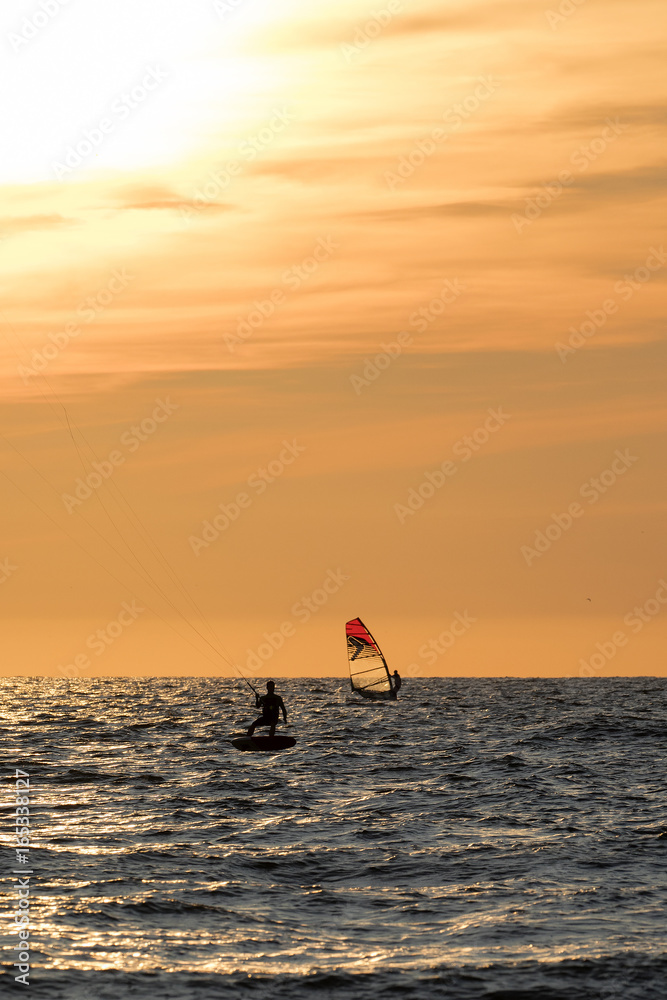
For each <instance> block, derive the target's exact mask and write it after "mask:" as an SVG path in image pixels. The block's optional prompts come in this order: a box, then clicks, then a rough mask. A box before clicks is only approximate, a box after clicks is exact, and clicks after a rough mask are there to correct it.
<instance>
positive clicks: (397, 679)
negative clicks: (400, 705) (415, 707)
mask: <svg viewBox="0 0 667 1000" xmlns="http://www.w3.org/2000/svg"><path fill="white" fill-rule="evenodd" d="M391 680H392V685H391V696H392V698H395V697H396V695H397V694H398V692H399V691H400V690H401V684H402V683H403V682H402V680H401V675H400V674H399V672H398V670H394V672H393V674H392V676H391Z"/></svg>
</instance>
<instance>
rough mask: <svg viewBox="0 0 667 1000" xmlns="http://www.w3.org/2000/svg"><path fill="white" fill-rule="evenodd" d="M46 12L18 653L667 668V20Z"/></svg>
mask: <svg viewBox="0 0 667 1000" xmlns="http://www.w3.org/2000/svg"><path fill="white" fill-rule="evenodd" d="M140 6H141V5H140ZM149 7H150V9H149ZM93 8H94V9H93ZM570 8H571V13H568V10H570ZM40 9H41V8H39V6H38V5H34V4H32V3H25V2H21V0H12V2H9V3H7V4H6V5H5V6H4V7H3V12H2V14H1V15H0V20H1V21H2V33H3V36H4V38H5V49H6V52H5V59H4V60H3V65H2V69H0V73H1V74H2V83H3V85H4V90H5V92H8V91H9V90H10V89H11V92H12V94H13V100H12V102H11V104H10V103H8V104H7V105H6V106H5V108H4V110H3V111H2V117H3V120H2V123H1V124H2V133H3V135H5V136H11V137H12V139H11V141H10V143H9V147H8V149H7V150H6V153H3V158H2V163H1V164H0V184H1V185H2V195H3V196H4V197H3V207H2V209H1V210H0V255H1V256H2V265H3V266H2V303H1V305H2V309H1V311H0V321H1V322H0V330H1V332H2V336H1V337H0V362H1V366H2V367H1V372H0V381H1V386H2V404H1V405H2V417H3V420H2V426H3V431H2V433H3V441H2V466H1V468H2V471H3V474H4V477H3V478H2V481H1V486H0V489H1V490H2V498H3V510H4V517H3V532H2V540H1V542H0V546H1V547H0V612H1V613H2V616H3V634H4V637H5V656H4V657H3V663H2V668H1V670H2V672H3V673H6V674H15V673H25V674H35V673H46V674H55V675H59V674H62V673H63V671H64V670H69V673H70V676H84V677H86V676H99V675H101V674H112V673H119V674H125V673H126V674H140V673H143V674H145V673H148V674H168V673H182V674H198V673H226V674H227V675H231V674H232V673H233V670H232V667H231V666H230V663H231V662H235V663H237V664H239V665H240V666H241V667H243V668H247V669H248V670H249V671H250V673H251V674H270V673H274V674H277V675H284V674H306V675H316V674H341V675H342V674H344V673H346V670H347V666H346V662H345V645H344V631H343V625H344V622H345V620H346V619H347V618H350V617H354V616H357V615H360V616H361V617H362V618H363V619H364V620H365V621H366V623H367V624H368V625H369V627H370V628H371V630H372V631H373V632H374V634H375V636H376V638H377V639H378V640H379V642H380V644H381V645H382V646H383V649H384V651H385V654H386V655H387V658H388V660H389V663H390V666H391V668H392V669H393V668H394V667H397V668H398V669H399V670H401V671H402V672H405V673H407V674H408V675H410V674H412V675H415V676H418V675H428V674H469V675H474V674H499V675H506V674H515V675H523V676H528V675H559V674H560V675H579V674H581V673H582V672H583V673H584V674H588V675H590V676H609V675H611V674H661V673H664V672H665V666H664V655H663V653H662V651H663V649H664V642H665V639H666V638H667V625H666V622H667V603H665V604H663V603H662V601H661V595H664V598H665V601H666V602H667V586H665V587H664V588H663V584H662V583H661V581H663V580H665V579H666V578H667V558H666V555H667V546H666V544H665V540H664V530H663V523H664V513H665V500H664V497H665V479H666V475H665V466H664V429H665V416H666V415H667V401H666V400H665V394H664V388H663V387H664V353H665V352H664V333H663V330H664V322H663V314H664V287H665V274H666V273H667V252H665V247H664V245H663V244H662V243H661V239H664V237H663V236H662V233H661V221H662V218H664V187H665V176H666V175H665V166H664V146H663V142H664V125H665V113H664V91H665V80H664V68H663V67H664V46H663V45H662V44H661V43H660V34H661V31H660V29H661V28H664V25H665V21H666V20H667V18H666V16H665V12H664V5H662V4H659V3H658V2H652V0H637V2H635V3H633V4H628V3H617V2H615V0H604V2H602V0H585V2H584V3H582V4H581V5H579V6H576V5H574V4H568V3H562V4H560V6H559V4H558V3H553V4H552V5H551V6H550V5H549V4H548V3H545V4H544V5H542V4H539V3H535V2H534V0H530V2H528V0H515V2H501V0H496V2H472V0H467V2H466V3H453V2H451V3H450V2H446V0H442V2H440V3H437V4H436V3H430V2H413V3H408V2H401V3H399V2H398V0H392V2H391V3H385V2H384V0H383V2H382V3H379V4H376V5H375V6H373V5H371V6H368V5H366V4H363V3H361V2H359V0H343V2H341V0H337V2H336V3H335V4H333V3H330V4H319V5H315V6H313V5H312V4H306V3H305V2H303V0H291V2H287V3H283V4H280V5H275V4H271V3H269V2H268V0H238V2H237V3H234V2H233V0H229V2H225V0H218V2H217V3H216V2H213V0H210V2H209V0H206V2H203V0H202V2H197V3H193V4H183V3H176V2H164V3H163V4H161V5H160V11H159V18H158V17H157V16H156V8H154V7H152V6H151V5H146V6H145V7H144V6H141V9H139V10H137V9H136V5H135V4H133V3H130V2H129V0H120V2H119V0H117V2H114V3H113V4H112V3H111V2H108V0H98V2H97V3H96V4H95V5H84V4H74V3H72V4H71V5H68V6H66V7H62V8H59V9H58V11H57V12H56V13H54V14H52V15H50V16H49V18H48V21H47V22H46V23H42V22H43V21H44V18H43V17H39V16H37V13H36V12H38V11H40ZM559 10H560V11H561V12H560V13H559ZM373 11H374V12H375V13H373ZM68 421H69V426H68ZM93 462H97V463H98V465H97V467H95V466H93V465H92V463H93ZM100 463H101V464H100ZM96 468H97V469H102V470H103V471H104V472H105V473H107V472H108V473H109V474H108V475H105V476H104V477H100V478H101V480H102V481H101V485H99V486H98V487H96V488H94V489H92V490H90V496H87V497H86V496H85V493H84V494H83V496H84V498H83V499H81V498H80V497H77V496H76V494H75V492H74V491H75V490H76V487H77V480H81V479H85V478H86V477H87V476H89V475H90V474H91V473H93V474H94V475H95V474H96ZM262 470H264V471H262ZM93 482H95V480H94V479H93ZM80 488H81V487H80ZM420 490H421V495H420V493H419V491H420ZM582 491H583V492H582ZM68 498H69V499H68ZM72 498H74V499H72ZM410 504H412V507H411V506H410ZM572 505H574V507H573V506H572ZM568 508H570V514H567V511H568ZM216 516H217V518H218V521H217V527H216V526H215V524H214V523H213V522H214V519H215V518H216ZM137 518H140V521H141V523H139V521H138V520H137ZM554 518H555V519H554ZM206 522H209V527H208V528H206ZM558 522H559V523H558ZM205 532H206V534H205ZM538 533H541V534H538ZM149 536H150V537H149ZM540 547H541V548H542V551H540ZM160 553H161V554H162V555H164V557H166V559H167V561H168V563H169V564H170V565H171V566H172V567H173V569H174V572H175V576H174V577H172V576H171V575H170V573H169V572H168V570H167V568H166V567H165V564H164V563H163V562H162V561H161V556H160ZM3 560H4V561H3ZM325 581H329V582H328V585H327V590H325V588H324V584H325ZM156 588H157V589H156ZM313 595H315V596H313ZM323 595H324V596H323ZM656 595H657V596H656ZM304 600H305V602H306V603H304ZM133 601H134V602H135V603H134V604H132V602H133ZM191 601H194V602H196V605H197V607H198V609H200V610H201V612H202V613H203V615H204V617H205V618H206V620H207V621H208V622H210V623H211V624H212V625H213V627H214V630H215V632H216V634H217V635H218V636H219V637H220V640H221V641H222V643H223V644H224V647H225V649H226V651H227V654H228V660H227V661H225V660H223V659H221V658H220V657H219V656H218V655H217V654H216V653H215V652H214V651H213V649H212V648H211V646H209V645H208V644H207V642H206V641H205V640H203V639H202V636H201V635H200V634H198V633H197V632H195V631H194V630H193V628H192V624H193V623H195V621H196V620H198V619H197V618H196V616H197V613H198V612H196V611H195V610H194V609H193V608H192V605H191V603H190V602H191ZM318 601H319V602H320V603H317V602H318ZM308 602H310V605H311V610H310V611H308V608H307V603H308ZM313 602H315V603H313ZM124 603H125V605H127V606H129V607H130V608H134V609H135V611H134V613H132V612H128V611H127V609H126V610H122V608H123V605H124ZM137 608H142V609H143V610H141V611H140V612H139V611H137V610H136V609H137ZM637 608H639V609H640V610H639V612H637V611H635V610H633V609H637ZM181 613H183V614H184V615H185V619H187V621H184V620H183V619H182V617H181ZM457 615H458V616H459V617H458V618H457ZM119 616H120V619H119ZM306 619H307V620H306ZM462 619H463V620H464V621H465V622H466V623H467V624H466V626H465V628H464V627H463V626H461V625H460V622H461V620H462ZM119 620H120V622H121V623H120V625H118V624H116V625H114V624H113V623H114V622H118V621H119ZM457 621H458V622H459V626H457V628H456V629H455V632H460V633H461V634H459V635H455V634H453V633H452V625H453V624H454V623H455V622H457ZM188 622H189V624H188ZM109 623H112V627H111V632H112V633H117V634H116V635H109V634H108V633H107V631H106V629H107V626H108V624H109ZM638 623H639V624H638ZM281 626H282V627H283V629H284V632H283V635H282V637H281V636H280V628H281ZM198 629H199V631H200V632H202V634H206V635H208V633H207V632H205V626H203V625H202V626H201V628H200V627H199V626H198ZM99 630H101V631H102V632H103V633H104V636H103V638H101V639H100V638H99V636H98V637H97V639H96V638H95V636H96V633H97V632H98V631H99ZM266 635H268V636H269V639H267V638H266ZM91 636H92V637H93V638H92V639H91ZM452 636H453V637H452ZM439 637H441V638H440V639H439ZM271 638H272V639H273V644H274V645H275V646H278V645H280V648H279V649H278V650H276V651H275V652H274V650H273V649H272V647H271V644H270V642H271ZM281 638H282V643H281V641H280V640H281ZM211 642H212V643H213V645H216V646H217V645H218V641H217V639H213V638H212V639H211ZM100 643H101V646H100ZM258 650H259V651H260V652H259V653H258ZM439 650H441V652H440V651H439ZM258 657H259V661H258V659H257V658H258ZM258 663H259V666H257V664H258ZM260 668H261V669H260Z"/></svg>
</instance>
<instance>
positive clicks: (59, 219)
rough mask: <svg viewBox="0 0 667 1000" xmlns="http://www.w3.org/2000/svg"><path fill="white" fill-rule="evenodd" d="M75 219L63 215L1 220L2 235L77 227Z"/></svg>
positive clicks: (0, 230) (0, 232)
mask: <svg viewBox="0 0 667 1000" xmlns="http://www.w3.org/2000/svg"><path fill="white" fill-rule="evenodd" d="M76 224H77V223H76V220H75V219H68V218H65V216H62V215H55V214H54V215H15V216H6V217H5V218H0V234H2V235H5V236H7V235H13V234H15V233H29V232H33V231H34V230H41V229H56V228H58V227H60V226H75V225H76Z"/></svg>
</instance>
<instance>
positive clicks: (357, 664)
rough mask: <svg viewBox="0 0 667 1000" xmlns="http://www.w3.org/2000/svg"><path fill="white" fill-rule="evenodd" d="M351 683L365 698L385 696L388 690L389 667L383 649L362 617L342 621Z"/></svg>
mask: <svg viewBox="0 0 667 1000" xmlns="http://www.w3.org/2000/svg"><path fill="white" fill-rule="evenodd" d="M345 635H346V637H347V658H348V661H349V664H350V684H351V686H352V690H353V691H357V692H358V693H359V694H361V695H363V696H364V697H365V698H388V697H389V695H390V694H391V680H390V677H389V668H388V667H387V664H386V662H385V658H384V656H383V655H382V650H381V649H380V647H379V646H378V644H377V642H376V641H375V639H374V638H373V636H372V635H371V633H370V632H369V631H368V629H367V628H366V626H365V625H364V623H363V622H362V620H361V618H353V619H352V620H351V621H349V622H346V624H345Z"/></svg>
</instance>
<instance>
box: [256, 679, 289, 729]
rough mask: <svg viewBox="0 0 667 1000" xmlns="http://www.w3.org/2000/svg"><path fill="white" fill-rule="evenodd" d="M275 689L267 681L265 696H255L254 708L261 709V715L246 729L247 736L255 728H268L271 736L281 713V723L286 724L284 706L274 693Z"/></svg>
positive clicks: (271, 683) (272, 684)
mask: <svg viewBox="0 0 667 1000" xmlns="http://www.w3.org/2000/svg"><path fill="white" fill-rule="evenodd" d="M275 687H276V685H275V683H274V682H273V681H267V682H266V690H267V694H263V695H262V696H261V697H260V696H259V695H258V694H256V695H255V706H256V707H257V708H261V710H262V714H261V716H260V717H259V719H255V721H254V722H253V724H252V725H251V726H249V727H248V736H252V734H253V733H254V732H255V728H256V726H270V727H271V728H270V729H269V736H273V735H274V734H275V731H276V723H277V722H278V717H279V715H280V712H282V713H283V722H284V723H285V724H287V711H286V709H285V704H284V702H283V700H282V698H281V697H280V695H279V694H276V693H275Z"/></svg>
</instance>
